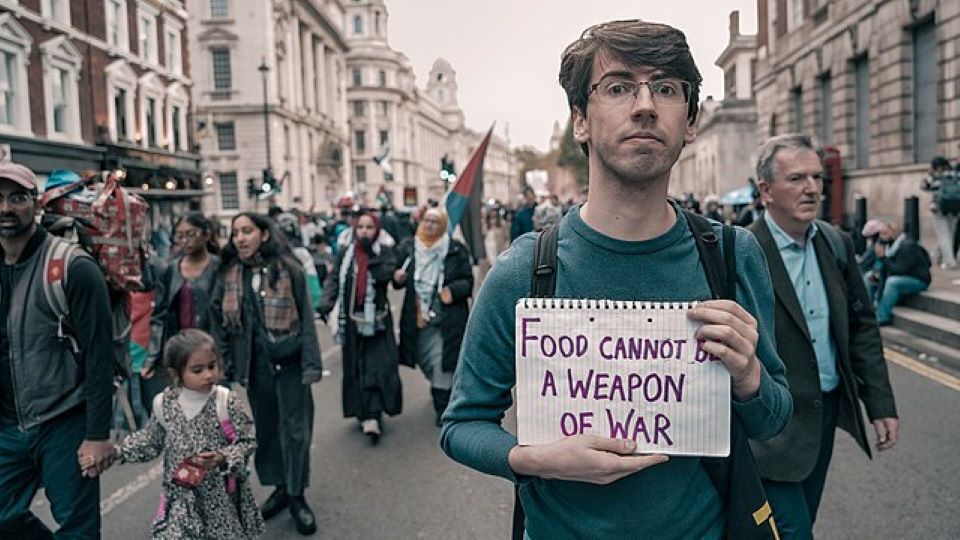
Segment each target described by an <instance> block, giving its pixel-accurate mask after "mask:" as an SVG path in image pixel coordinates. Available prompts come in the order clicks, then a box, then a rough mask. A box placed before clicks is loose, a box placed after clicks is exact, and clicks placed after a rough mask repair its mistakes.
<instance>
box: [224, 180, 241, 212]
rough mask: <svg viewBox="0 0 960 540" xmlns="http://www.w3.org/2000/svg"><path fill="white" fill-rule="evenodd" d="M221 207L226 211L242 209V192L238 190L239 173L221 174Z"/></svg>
mask: <svg viewBox="0 0 960 540" xmlns="http://www.w3.org/2000/svg"><path fill="white" fill-rule="evenodd" d="M219 176H220V207H221V208H223V209H224V210H236V209H238V208H240V191H239V189H238V188H237V173H235V172H228V173H223V172H222V173H220V174H219Z"/></svg>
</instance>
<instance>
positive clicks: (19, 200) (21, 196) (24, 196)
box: [0, 192, 33, 207]
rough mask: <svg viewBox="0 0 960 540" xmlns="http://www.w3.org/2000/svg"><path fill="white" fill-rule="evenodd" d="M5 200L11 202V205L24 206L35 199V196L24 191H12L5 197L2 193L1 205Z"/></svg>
mask: <svg viewBox="0 0 960 540" xmlns="http://www.w3.org/2000/svg"><path fill="white" fill-rule="evenodd" d="M3 201H7V202H8V203H10V206H19V207H24V206H27V205H28V204H30V203H31V202H32V201H33V196H32V195H30V194H29V193H22V192H19V193H12V194H10V195H7V196H6V197H4V196H3V195H0V205H2V204H3Z"/></svg>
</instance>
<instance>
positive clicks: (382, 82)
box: [377, 69, 387, 87]
mask: <svg viewBox="0 0 960 540" xmlns="http://www.w3.org/2000/svg"><path fill="white" fill-rule="evenodd" d="M377 76H378V77H379V78H380V86H381V87H383V86H386V85H387V72H386V71H384V70H382V69H381V70H380V72H379V73H377Z"/></svg>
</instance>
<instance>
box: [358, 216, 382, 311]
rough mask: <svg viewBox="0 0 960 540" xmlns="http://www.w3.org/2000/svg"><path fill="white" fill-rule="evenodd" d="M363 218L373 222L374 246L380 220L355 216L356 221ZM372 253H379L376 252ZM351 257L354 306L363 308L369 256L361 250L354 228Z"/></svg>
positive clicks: (361, 246)
mask: <svg viewBox="0 0 960 540" xmlns="http://www.w3.org/2000/svg"><path fill="white" fill-rule="evenodd" d="M363 216H367V217H369V218H370V219H372V220H373V226H374V235H373V238H374V240H373V243H374V244H375V243H376V239H377V238H378V237H379V236H380V219H379V218H377V216H375V215H373V214H371V213H369V212H365V213H363V214H360V215H359V216H357V221H360V218H362V217H363ZM372 251H375V252H377V253H379V251H377V250H372ZM353 257H354V260H356V262H357V282H356V283H355V286H356V292H357V294H356V297H357V303H356V304H355V306H356V307H358V308H359V307H363V302H364V300H365V299H366V297H367V274H369V270H368V268H369V266H370V254H369V253H367V250H366V249H364V248H363V244H361V243H360V238H359V237H358V236H357V229H356V227H354V228H353Z"/></svg>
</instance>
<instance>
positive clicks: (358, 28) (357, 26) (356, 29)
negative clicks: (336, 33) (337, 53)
mask: <svg viewBox="0 0 960 540" xmlns="http://www.w3.org/2000/svg"><path fill="white" fill-rule="evenodd" d="M353 33H354V34H362V33H363V17H361V16H359V15H354V16H353Z"/></svg>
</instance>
